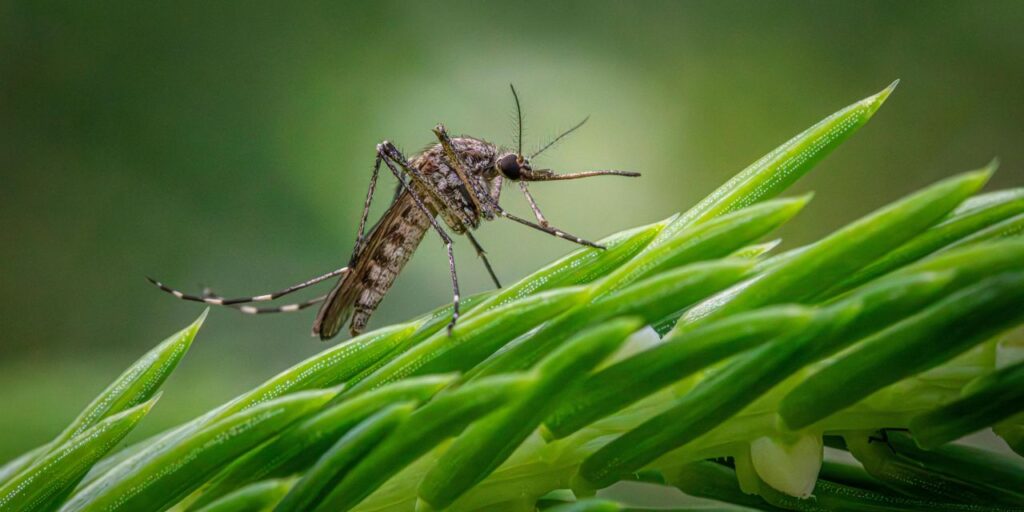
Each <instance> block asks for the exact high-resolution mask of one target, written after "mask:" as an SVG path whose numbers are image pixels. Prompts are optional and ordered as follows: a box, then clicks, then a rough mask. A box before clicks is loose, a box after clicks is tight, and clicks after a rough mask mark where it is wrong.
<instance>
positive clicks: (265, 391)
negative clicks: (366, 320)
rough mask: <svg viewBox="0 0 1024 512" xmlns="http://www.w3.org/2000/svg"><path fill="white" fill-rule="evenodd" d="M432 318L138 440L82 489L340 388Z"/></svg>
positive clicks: (364, 340) (365, 340)
mask: <svg viewBox="0 0 1024 512" xmlns="http://www.w3.org/2000/svg"><path fill="white" fill-rule="evenodd" d="M427 320H428V317H424V318H420V319H417V320H413V321H411V322H407V323H404V324H398V325H393V326H389V327H384V328H381V329H377V330H375V331H371V332H368V333H364V334H361V335H359V336H356V337H355V338H352V339H349V340H347V341H345V342H343V343H340V344H338V345H336V346H334V347H331V348H329V349H327V350H324V351H323V352H320V353H319V354H316V355H314V356H312V357H310V358H308V359H306V360H305V361H302V362H300V363H298V364H296V365H294V366H292V367H291V368H288V369H287V370H285V371H283V372H281V373H279V374H277V375H275V376H274V377H272V378H270V379H268V380H267V381H265V382H263V384H260V385H259V386H257V387H255V388H253V389H251V390H249V391H248V392H246V393H243V394H242V395H240V396H238V397H236V398H234V399H233V400H231V401H229V402H227V403H226V404H224V405H222V406H220V407H218V408H216V409H213V410H211V411H209V412H207V413H206V414H204V415H202V416H200V417H198V418H195V419H193V420H191V421H189V422H186V423H184V424H182V425H178V426H177V427H173V428H171V429H168V430H165V431H163V432H161V433H159V434H156V435H154V436H151V437H149V438H148V439H145V440H143V441H140V442H138V443H136V444H134V445H132V446H129V447H127V448H125V449H124V450H121V451H120V452H118V453H115V454H114V455H112V456H111V457H108V458H107V459H104V460H102V461H100V462H99V463H98V464H96V467H95V468H94V470H93V471H91V472H90V473H89V475H87V476H86V478H85V480H84V481H83V484H89V483H91V482H93V481H95V480H96V479H98V478H100V477H101V476H102V475H104V474H106V473H107V472H109V471H110V470H111V469H113V468H114V467H116V466H118V465H120V464H121V463H123V462H124V461H126V460H128V459H130V458H135V457H149V456H152V455H153V454H155V453H158V452H160V451H162V450H165V449H167V448H168V447H169V446H172V445H174V444H175V443H178V442H181V440H182V439H184V438H185V437H187V436H189V435H191V434H193V433H194V432H195V431H196V430H198V429H200V428H202V427H204V426H206V425H209V424H210V423H211V422H214V421H217V420H219V419H223V418H225V417H227V416H229V415H231V414H234V413H237V412H239V411H242V410H244V409H246V408H249V407H253V406H254V405H257V404H259V403H262V402H265V401H268V400H272V399H274V398H277V397H281V396H284V395H287V394H289V393H294V392H297V391H302V390H308V389H319V388H327V387H331V386H336V385H338V384H341V383H344V382H345V381H347V380H348V379H351V378H352V377H353V376H354V375H357V374H358V373H360V372H361V371H364V370H365V369H366V368H368V367H369V366H371V365H372V364H374V363H375V362H376V361H378V360H379V359H380V358H382V357H386V356H387V354H389V353H390V352H391V350H392V349H394V348H395V347H396V346H399V345H400V344H401V343H402V342H403V341H404V340H405V339H406V338H408V337H409V336H410V335H412V333H414V332H415V331H416V329H417V328H418V327H420V326H421V325H423V323H424V322H426V321H427Z"/></svg>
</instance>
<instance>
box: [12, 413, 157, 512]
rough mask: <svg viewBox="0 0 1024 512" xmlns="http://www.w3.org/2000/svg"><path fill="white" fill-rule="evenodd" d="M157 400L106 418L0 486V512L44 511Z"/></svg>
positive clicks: (120, 438) (131, 427)
mask: <svg viewBox="0 0 1024 512" xmlns="http://www.w3.org/2000/svg"><path fill="white" fill-rule="evenodd" d="M158 398H159V396H154V397H153V398H151V399H150V400H149V401H147V402H143V403H141V404H138V405H136V406H134V407H130V408H128V409H125V410H123V411H121V412H118V413H116V414H113V415H110V416H107V417H106V418H104V419H102V420H100V421H99V422H97V423H95V424H93V425H92V426H91V427H89V428H87V429H85V430H84V431H82V432H80V433H78V434H77V435H75V436H74V437H72V438H71V439H68V440H67V441H65V442H64V443H62V444H61V445H59V446H57V447H55V448H54V449H53V450H51V451H50V452H49V453H48V454H46V455H44V456H43V457H41V458H39V459H38V460H36V461H35V462H34V463H33V464H31V465H30V466H28V467H27V468H25V469H24V470H23V471H22V472H21V473H19V474H18V475H16V476H15V477H14V478H12V479H11V480H9V481H7V482H6V483H4V485H3V486H0V511H8V510H10V511H18V512H29V511H33V510H48V509H52V508H54V506H55V505H56V503H59V500H60V499H62V498H63V497H64V496H65V495H67V493H68V492H70V491H71V490H72V489H73V488H74V486H75V485H76V484H77V483H78V481H79V480H80V479H81V478H82V477H83V476H85V473H86V472H87V471H89V468H90V467H92V465H93V464H94V463H95V462H96V461H97V460H99V459H100V457H103V455H104V454H106V453H107V452H108V451H110V449H112V448H114V446H116V445H117V443H119V442H121V440H122V439H124V436H126V435H128V433H129V432H131V430H132V429H133V428H135V425H136V424H138V422H139V421H140V420H141V419H142V418H143V417H145V416H146V413H148V412H149V410H150V409H151V408H152V407H153V404H154V403H155V402H156V400H157V399H158Z"/></svg>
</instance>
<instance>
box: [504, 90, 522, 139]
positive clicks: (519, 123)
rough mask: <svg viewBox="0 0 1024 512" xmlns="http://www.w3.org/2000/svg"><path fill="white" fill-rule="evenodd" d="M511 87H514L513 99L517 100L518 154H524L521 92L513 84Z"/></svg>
mask: <svg viewBox="0 0 1024 512" xmlns="http://www.w3.org/2000/svg"><path fill="white" fill-rule="evenodd" d="M508 87H509V89H512V99H514V100H515V102H516V140H515V143H516V148H517V149H516V154H519V155H521V154H523V109H522V108H521V107H520V106H519V94H518V93H516V87H515V86H514V85H512V84H508Z"/></svg>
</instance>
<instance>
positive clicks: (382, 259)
mask: <svg viewBox="0 0 1024 512" xmlns="http://www.w3.org/2000/svg"><path fill="white" fill-rule="evenodd" d="M429 227H430V219H429V218H428V217H427V215H426V214H425V213H423V211H422V210H420V209H419V206H418V205H417V204H416V201H415V199H414V198H413V197H412V195H411V194H410V193H409V192H408V191H405V190H402V191H400V192H399V193H398V194H397V195H396V196H395V200H394V202H392V203H391V206H390V207H388V210H387V211H386V212H384V215H382V216H381V218H380V220H379V221H378V222H377V224H376V225H375V226H374V227H373V228H372V229H371V230H370V233H369V234H368V235H367V240H366V243H365V244H363V250H362V251H360V252H359V253H358V254H356V255H354V256H353V261H351V262H350V263H349V267H350V268H351V269H352V271H351V272H349V273H348V274H346V275H345V276H344V277H342V278H341V280H340V281H338V284H337V285H335V287H334V289H332V290H331V293H329V294H328V295H327V299H326V300H325V301H324V303H323V305H322V306H320V311H319V312H318V313H317V316H316V320H315V321H314V322H313V335H314V336H319V337H320V339H321V340H327V339H330V338H333V337H334V336H335V335H337V334H338V332H340V331H341V327H342V326H343V325H345V322H346V321H348V319H349V318H352V316H353V311H354V312H355V317H354V318H353V319H352V326H351V328H350V329H349V330H350V332H351V333H352V335H353V336H354V335H356V334H359V333H360V332H362V330H363V328H365V326H366V323H367V321H368V320H369V318H370V315H372V314H373V312H374V310H376V309H377V305H378V304H380V301H381V300H383V298H384V294H385V293H387V291H388V290H389V289H390V288H391V285H392V284H393V283H394V281H395V278H396V277H398V273H399V272H401V271H402V268H403V267H404V266H405V264H406V262H408V261H409V258H410V257H412V253H413V252H414V251H415V250H416V247H417V246H419V243H420V241H421V240H422V239H423V235H424V234H425V233H426V230H427V229H428V228H429Z"/></svg>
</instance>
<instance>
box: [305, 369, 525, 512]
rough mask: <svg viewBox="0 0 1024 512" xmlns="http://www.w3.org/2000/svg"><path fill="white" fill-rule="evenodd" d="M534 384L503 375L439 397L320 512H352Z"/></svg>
mask: <svg viewBox="0 0 1024 512" xmlns="http://www.w3.org/2000/svg"><path fill="white" fill-rule="evenodd" d="M535 379H536V377H533V376H529V375H500V376H495V377H490V378H487V379H481V380H479V381H477V382H473V383H470V384H467V385H465V386H463V387H461V388H457V389H455V390H452V391H448V392H445V393H442V394H440V395H438V396H437V397H435V398H434V400H432V401H431V402H430V403H428V404H426V405H424V406H423V407H421V408H419V409H418V410H417V411H416V412H414V413H413V414H412V415H411V416H409V419H408V420H407V421H405V422H403V423H402V424H401V425H400V426H399V427H398V428H397V429H395V431H394V432H392V434H391V435H389V436H388V437H387V438H385V439H384V440H383V441H382V442H381V443H380V444H379V445H378V446H377V447H376V448H375V449H374V450H373V451H371V452H370V453H369V454H367V455H366V456H365V457H363V458H362V459H361V460H360V461H359V463H358V464H356V466H355V467H354V468H352V469H351V470H350V471H348V472H347V473H346V475H345V476H344V478H343V479H342V480H341V482H340V483H339V484H338V485H337V486H336V487H334V489H333V490H332V491H331V492H330V493H329V494H328V495H327V497H326V498H324V500H323V501H322V502H321V503H320V505H319V506H318V507H317V510H324V511H332V512H333V511H339V512H340V511H345V510H349V509H351V508H352V507H354V506H355V505H356V504H358V503H359V502H361V501H362V500H363V499H365V498H366V497H367V496H369V495H370V493H372V492H373V491H374V490H376V489H377V488H378V487H380V485H381V484H383V483H384V482H385V481H387V480H388V479H389V478H391V476H392V475H394V474H395V473H398V472H399V471H400V470H402V469H403V468H405V467H406V466H407V465H409V464H410V463H412V462H413V461H415V460H416V459H418V458H419V457H420V456H422V455H423V454H425V453H427V452H428V451H430V450H432V449H433V448H434V447H435V446H437V445H438V444H439V443H441V442H442V441H444V440H445V439H448V438H450V437H453V436H456V435H458V434H459V433H460V432H462V430H463V429H465V428H466V427H467V426H469V425H470V424H471V423H473V422H474V421H476V420H477V419H479V418H481V417H484V416H486V415H487V414H490V413H491V412H493V411H494V410H496V409H498V408H499V407H502V406H504V405H505V404H506V403H508V401H509V400H511V399H513V398H514V397H516V396H520V395H522V394H523V393H524V392H526V390H528V389H529V388H530V387H531V386H532V385H533V383H534V381H535Z"/></svg>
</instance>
